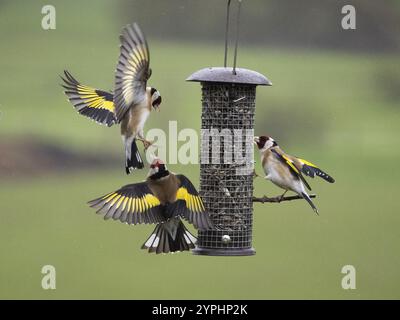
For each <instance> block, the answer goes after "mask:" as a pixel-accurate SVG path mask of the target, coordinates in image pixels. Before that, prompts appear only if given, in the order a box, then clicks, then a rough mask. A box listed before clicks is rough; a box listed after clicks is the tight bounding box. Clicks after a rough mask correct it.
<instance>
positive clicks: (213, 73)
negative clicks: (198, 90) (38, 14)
mask: <svg viewBox="0 0 400 320" xmlns="http://www.w3.org/2000/svg"><path fill="white" fill-rule="evenodd" d="M186 81H194V82H219V83H237V84H250V85H256V86H257V85H260V86H272V82H271V81H269V80H268V79H267V78H266V77H265V76H264V75H262V74H261V73H259V72H256V71H252V70H248V69H243V68H236V74H234V73H233V68H223V67H210V68H204V69H201V70H199V71H196V72H195V73H193V74H192V75H190V76H189V77H188V78H187V79H186Z"/></svg>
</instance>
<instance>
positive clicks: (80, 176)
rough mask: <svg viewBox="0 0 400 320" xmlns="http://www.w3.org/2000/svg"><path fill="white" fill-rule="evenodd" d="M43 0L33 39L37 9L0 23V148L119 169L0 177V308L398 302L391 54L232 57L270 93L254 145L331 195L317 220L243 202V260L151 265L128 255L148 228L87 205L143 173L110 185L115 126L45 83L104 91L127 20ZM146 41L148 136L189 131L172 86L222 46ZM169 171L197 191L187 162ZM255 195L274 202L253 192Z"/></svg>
mask: <svg viewBox="0 0 400 320" xmlns="http://www.w3.org/2000/svg"><path fill="white" fill-rule="evenodd" d="M53 2H54V4H55V5H56V7H57V10H58V20H57V21H58V22H57V29H56V30H54V31H43V30H42V29H41V28H40V19H41V15H40V8H41V6H42V5H43V4H45V3H43V2H42V1H32V2H30V3H29V5H28V4H27V3H26V2H24V3H23V5H22V2H21V1H15V2H7V3H5V4H4V5H3V8H2V10H1V11H0V35H1V39H2V41H1V42H0V52H1V59H0V70H1V73H0V87H1V88H2V89H1V96H0V112H1V114H0V116H1V117H0V140H7V141H13V139H16V138H19V139H24V138H25V137H26V138H31V137H35V138H36V139H39V140H43V141H46V142H51V143H55V144H58V145H60V146H62V147H64V148H66V149H70V150H74V151H77V152H81V151H82V152H90V153H92V154H97V153H99V154H121V162H117V163H115V169H112V170H110V171H105V170H96V169H93V170H86V171H84V170H79V169H78V168H77V170H76V171H74V172H72V173H71V172H68V173H63V172H49V173H48V174H44V175H41V176H36V177H30V176H26V177H20V178H18V179H12V178H1V180H0V208H1V209H0V237H1V239H0V240H1V241H0V254H1V262H2V263H1V264H0V298H3V299H6V298H7V299H8V298H28V299H32V298H40V299H67V298H113V299H117V298H119V299H192V298H194V299H214V298H219V299H277V298H290V299H292V298H296V299H298V298H304V299H316V298H320V299H327V298H334V299H360V298H361V299H373V298H378V299H379V298H389V299H393V298H397V299H398V298H400V255H399V251H400V233H399V224H400V216H399V212H400V205H399V202H397V201H396V199H395V197H396V193H397V190H398V179H399V178H400V173H399V170H397V169H396V167H395V166H396V164H397V163H398V162H399V160H400V149H399V143H398V137H399V133H400V121H399V120H400V109H399V102H400V100H399V95H398V91H397V90H398V87H397V86H396V85H395V84H396V83H400V69H399V68H398V66H399V63H400V59H399V57H398V56H392V55H367V54H359V53H358V54H355V53H354V54H350V53H343V52H334V51H299V50H280V49H279V48H270V47H268V46H267V45H261V46H260V47H240V49H239V59H238V62H239V65H240V66H241V67H246V68H249V69H253V70H257V71H259V72H262V73H264V74H265V75H266V76H268V78H270V79H271V80H272V82H273V84H274V85H273V86H272V87H269V88H262V87H260V88H258V91H257V93H258V96H257V117H256V119H257V120H256V134H262V133H267V134H270V135H272V136H274V137H275V138H276V140H278V142H279V143H280V144H281V146H282V147H283V149H284V150H285V151H287V152H288V153H291V154H295V155H298V156H302V157H304V158H305V159H308V160H310V161H312V162H315V163H317V164H319V165H320V166H321V167H322V168H323V169H325V170H326V171H327V172H329V173H330V174H331V175H333V176H334V177H335V179H336V181H337V182H336V183H335V184H333V185H330V184H327V183H325V182H323V181H322V180H315V181H310V182H311V184H312V186H313V187H314V188H313V189H314V190H313V191H314V192H315V193H317V194H318V198H317V199H316V200H315V203H316V205H317V206H318V208H319V210H320V216H316V215H315V214H314V213H313V212H312V210H311V209H310V208H309V207H308V205H307V203H306V202H305V201H294V202H290V203H283V204H264V205H262V204H255V211H254V220H255V221H254V226H255V227H254V243H253V244H254V247H255V248H256V250H257V254H256V256H253V257H241V258H239V257H232V258H228V257H199V256H193V255H191V254H190V253H179V254H174V255H164V256H156V255H150V254H147V253H146V252H145V251H144V250H140V249H139V248H140V246H141V244H142V243H143V241H144V240H145V239H146V237H147V236H148V235H149V233H150V232H151V231H152V228H153V226H136V227H131V226H127V225H122V224H119V223H116V222H110V221H107V222H104V221H103V220H102V219H101V218H100V217H98V216H96V215H95V214H94V212H93V210H91V209H90V208H88V207H87V205H86V204H85V203H86V201H88V200H90V199H92V198H95V197H97V196H100V195H102V194H104V193H106V192H109V191H112V190H114V189H116V188H118V187H120V186H121V185H124V184H127V183H132V182H134V181H138V180H141V179H143V178H144V177H145V174H146V172H140V173H138V174H135V175H134V176H126V175H125V174H124V171H123V166H122V164H123V163H122V144H121V141H120V137H119V132H118V128H111V129H110V128H104V127H100V126H98V125H96V124H95V123H93V122H90V121H88V120H87V119H85V118H83V117H80V116H79V115H77V114H76V113H75V111H74V110H73V108H72V106H71V105H70V104H69V103H68V102H67V101H66V97H65V96H64V95H63V93H62V90H61V88H60V86H59V83H60V80H59V78H58V75H59V74H61V73H62V71H63V69H64V68H68V69H69V70H70V71H71V72H72V74H73V75H74V76H76V77H77V78H78V80H80V81H82V82H84V83H86V84H89V85H93V86H96V87H99V88H101V89H106V90H107V89H110V88H112V85H113V70H114V68H115V63H116V59H117V56H118V35H119V29H120V27H121V26H122V25H124V24H125V23H128V22H129V21H118V20H116V16H115V14H113V11H112V9H111V5H110V3H109V2H107V1H103V2H101V3H99V4H98V5H97V7H96V10H93V7H90V6H89V5H88V4H86V5H79V10H76V4H75V5H70V6H68V5H67V4H66V3H62V2H61V1H53ZM28 12H34V13H37V14H36V15H35V14H32V15H28V14H27V13H28ZM83 17H85V19H83ZM10 26H14V27H13V28H10ZM99 35H101V36H99ZM149 42H150V49H151V55H152V57H151V58H152V62H151V63H152V68H153V76H152V78H151V84H152V85H154V86H155V87H156V88H157V89H159V90H160V92H161V94H162V96H163V104H162V106H161V113H155V114H154V115H153V116H152V117H151V118H150V120H149V121H148V122H147V126H146V128H147V129H149V128H152V127H159V128H162V129H167V128H168V122H167V121H166V120H176V121H178V129H183V128H194V129H196V130H198V129H199V127H200V86H199V85H198V84H196V83H186V82H185V81H184V80H185V78H186V77H187V76H189V75H190V74H191V73H192V72H194V71H196V70H198V69H200V68H202V67H206V66H218V65H221V64H222V57H223V51H222V49H223V48H222V44H220V43H218V44H215V43H195V42H194V41H193V42H191V43H175V42H173V43H171V42H169V41H163V40H160V39H153V38H152V35H149ZM0 160H1V149H0ZM256 160H258V155H257V158H256ZM171 169H172V170H173V171H175V172H182V173H184V174H186V175H188V176H189V177H190V178H191V179H192V180H193V181H194V182H195V184H196V185H198V173H199V169H198V166H197V165H190V166H180V165H172V166H171ZM144 171H145V170H144ZM257 171H258V172H259V173H261V168H260V167H259V163H258V164H257ZM255 190H256V194H257V195H263V194H268V195H277V194H279V193H280V192H281V191H280V190H279V189H277V188H276V187H274V186H272V185H271V184H270V183H269V182H267V181H263V180H261V179H258V180H257V181H256V185H255ZM46 264H51V265H54V266H55V267H56V270H57V289H56V290H48V291H45V290H43V289H42V288H41V285H40V284H41V279H42V274H41V272H40V271H41V268H42V266H43V265H46ZM347 264H350V265H354V266H355V267H356V270H357V289H356V290H343V289H342V288H341V279H342V277H343V274H341V272H340V271H341V268H342V266H344V265H347Z"/></svg>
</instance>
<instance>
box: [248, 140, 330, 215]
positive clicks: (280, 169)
mask: <svg viewBox="0 0 400 320" xmlns="http://www.w3.org/2000/svg"><path fill="white" fill-rule="evenodd" d="M254 143H255V144H257V147H258V149H259V150H260V154H261V164H262V167H263V169H264V172H265V174H266V176H265V178H266V179H268V180H271V181H272V182H273V183H274V184H275V185H277V186H278V187H280V188H282V189H284V190H285V192H284V193H283V194H282V195H281V199H282V198H283V196H284V195H285V194H286V192H287V191H288V190H291V191H293V192H295V193H297V194H298V195H299V196H301V197H302V198H304V199H305V200H306V201H307V202H308V203H309V205H310V206H311V208H312V209H313V210H314V211H315V213H317V214H318V209H317V208H316V207H315V205H314V203H313V202H312V201H311V199H310V197H309V195H308V194H307V191H306V190H305V187H306V188H307V189H308V190H310V191H311V187H310V185H309V184H308V183H307V181H306V179H305V178H304V177H303V174H305V175H306V176H309V177H311V178H314V177H315V176H316V175H317V176H319V177H321V178H322V179H324V180H326V181H328V182H330V183H333V182H335V180H334V179H333V178H332V177H331V176H330V175H328V174H327V173H325V172H324V171H322V170H321V169H319V168H318V167H317V166H316V165H315V164H312V163H311V162H308V161H306V160H303V159H300V158H296V157H293V156H290V155H288V154H286V153H285V152H283V151H282V149H281V148H280V147H279V146H278V143H277V142H276V141H275V140H274V139H272V138H271V137H266V136H261V137H254Z"/></svg>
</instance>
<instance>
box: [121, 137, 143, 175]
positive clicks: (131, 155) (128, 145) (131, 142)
mask: <svg viewBox="0 0 400 320" xmlns="http://www.w3.org/2000/svg"><path fill="white" fill-rule="evenodd" d="M125 155H126V161H125V169H126V174H130V173H131V172H132V171H133V170H136V169H143V168H144V164H143V160H142V157H141V156H140V152H139V149H138V147H137V145H136V139H127V140H126V141H125Z"/></svg>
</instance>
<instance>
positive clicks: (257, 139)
mask: <svg viewBox="0 0 400 320" xmlns="http://www.w3.org/2000/svg"><path fill="white" fill-rule="evenodd" d="M259 142H260V137H257V136H255V137H254V140H253V143H254V144H257V143H259Z"/></svg>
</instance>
